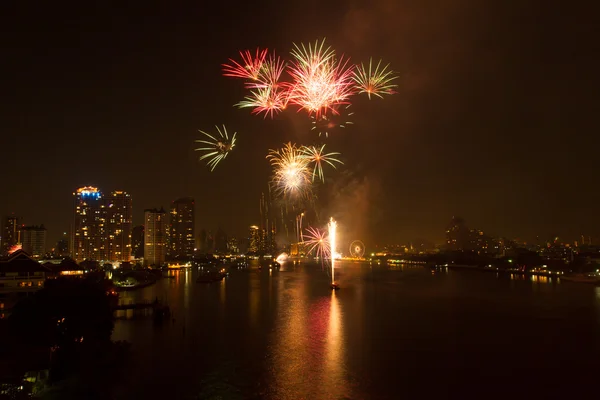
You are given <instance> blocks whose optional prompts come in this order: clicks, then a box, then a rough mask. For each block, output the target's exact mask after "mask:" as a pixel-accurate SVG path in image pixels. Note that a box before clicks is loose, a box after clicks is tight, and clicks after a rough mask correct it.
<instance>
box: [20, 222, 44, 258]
mask: <svg viewBox="0 0 600 400" xmlns="http://www.w3.org/2000/svg"><path fill="white" fill-rule="evenodd" d="M21 236H22V238H23V251H24V252H25V253H27V254H28V255H30V256H31V257H33V258H40V257H43V256H44V255H45V254H46V228H45V227H44V225H43V224H42V225H40V226H26V227H23V229H22V234H21Z"/></svg>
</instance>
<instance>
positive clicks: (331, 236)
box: [327, 217, 337, 284]
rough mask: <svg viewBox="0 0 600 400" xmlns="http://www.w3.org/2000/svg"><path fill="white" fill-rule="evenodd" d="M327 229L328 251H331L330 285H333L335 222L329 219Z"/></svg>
mask: <svg viewBox="0 0 600 400" xmlns="http://www.w3.org/2000/svg"><path fill="white" fill-rule="evenodd" d="M327 226H328V228H329V250H330V251H331V255H332V257H331V283H332V284H334V283H335V259H336V257H335V255H336V254H337V252H336V231H337V222H336V221H335V220H334V219H333V217H331V218H330V219H329V224H328V225H327Z"/></svg>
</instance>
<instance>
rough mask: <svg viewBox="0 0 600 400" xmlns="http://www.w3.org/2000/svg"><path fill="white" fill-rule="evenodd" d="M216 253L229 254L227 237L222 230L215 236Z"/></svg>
mask: <svg viewBox="0 0 600 400" xmlns="http://www.w3.org/2000/svg"><path fill="white" fill-rule="evenodd" d="M215 251H216V252H217V253H221V254H224V253H227V235H226V234H225V232H223V230H222V229H221V228H219V229H217V233H216V234H215Z"/></svg>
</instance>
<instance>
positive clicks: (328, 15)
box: [0, 0, 600, 245]
mask: <svg viewBox="0 0 600 400" xmlns="http://www.w3.org/2000/svg"><path fill="white" fill-rule="evenodd" d="M34 3H36V4H35V5H34ZM60 3H61V2H25V1H3V2H2V5H0V26H1V28H0V30H1V31H2V34H1V35H0V43H1V49H2V59H1V63H0V69H1V70H2V75H1V76H2V78H1V80H0V82H1V89H0V90H1V94H2V95H1V96H0V132H1V133H0V137H1V142H0V149H1V153H0V154H1V156H0V168H1V169H0V170H1V171H2V178H3V184H2V189H1V192H0V214H2V215H6V214H8V213H12V212H14V213H16V214H17V215H20V216H22V217H23V218H24V222H25V223H26V224H40V223H44V224H45V225H46V227H47V228H48V229H49V241H50V245H51V244H52V243H53V242H54V241H55V240H56V239H57V238H58V237H59V235H60V234H61V233H62V232H63V231H67V230H68V229H69V223H70V220H71V214H72V192H73V191H74V189H76V188H77V187H80V186H83V185H96V186H99V187H100V188H101V189H102V190H103V191H104V192H109V191H111V190H117V189H118V190H125V191H127V192H130V193H131V195H132V197H133V202H134V203H133V204H134V224H140V223H142V215H143V209H145V208H151V207H160V206H161V205H163V206H165V207H167V206H168V205H169V204H170V202H171V201H172V200H174V199H176V198H178V197H183V196H193V197H195V198H196V204H197V226H198V228H206V229H212V230H213V231H214V230H215V229H217V228H218V227H221V228H222V229H224V230H225V231H226V232H227V233H229V234H233V235H242V234H245V233H246V230H247V226H248V225H250V224H253V223H257V222H258V216H259V215H258V205H259V198H260V193H261V192H263V191H265V190H266V189H267V182H268V179H269V171H270V168H269V165H268V163H267V161H266V160H265V155H266V153H267V151H268V149H269V148H275V147H277V146H280V145H281V144H283V143H284V142H287V141H289V140H292V141H297V142H300V143H305V144H309V143H311V142H313V141H314V140H316V139H317V138H318V137H316V136H315V133H314V132H310V123H309V120H308V118H307V117H306V114H305V113H304V112H301V113H295V112H294V111H287V112H285V113H283V114H280V115H279V116H277V117H276V118H275V119H274V120H270V119H266V120H265V119H263V118H262V117H261V116H258V117H257V116H253V115H250V111H249V110H248V109H243V110H240V109H237V108H235V107H233V104H235V103H236V102H238V101H239V100H241V99H242V97H243V95H244V93H245V92H244V90H243V88H242V85H241V82H240V81H237V80H233V79H230V78H225V77H223V76H221V71H220V68H221V64H222V63H223V62H226V61H227V59H228V58H229V57H235V56H236V55H237V52H238V50H244V49H255V48H256V47H257V46H261V47H268V48H269V49H271V48H275V49H276V50H277V51H278V53H279V54H281V55H287V54H288V52H289V50H290V49H291V47H292V43H293V42H296V43H298V42H308V41H313V42H314V41H315V40H316V39H321V38H323V37H326V38H327V42H328V43H329V44H330V45H332V46H333V47H335V49H336V50H337V52H338V53H340V54H341V53H344V54H345V55H347V56H350V57H351V59H352V60H353V61H355V62H360V61H368V58H369V57H370V56H373V57H375V58H383V59H384V60H385V61H388V62H390V63H391V65H392V68H393V69H394V70H395V71H397V72H398V74H399V76H400V78H399V79H398V80H397V83H398V85H399V87H398V93H397V94H396V95H394V96H388V97H386V98H385V99H384V100H379V99H374V100H371V101H369V100H368V99H367V98H366V97H355V99H356V100H355V101H353V106H352V107H353V109H354V112H355V119H354V125H353V126H351V127H349V128H347V129H346V130H343V131H338V132H336V133H334V134H332V135H330V138H329V139H328V141H327V143H328V149H329V148H330V149H329V150H331V151H340V152H341V153H342V154H343V160H344V162H345V166H343V167H341V168H340V169H339V170H338V171H334V172H331V171H329V175H328V178H331V179H330V181H329V183H328V184H327V185H325V187H323V188H322V189H321V190H320V192H319V198H320V200H319V202H320V204H321V208H322V213H323V215H334V216H336V217H337V218H338V220H339V221H340V225H344V226H345V228H344V230H345V232H346V234H347V235H348V238H350V237H352V238H354V239H362V240H363V241H365V242H366V243H367V245H373V244H374V243H381V244H383V243H393V242H400V241H401V242H405V241H410V240H415V239H417V238H426V239H431V240H433V241H437V242H439V241H440V240H441V239H442V237H443V231H444V229H445V227H446V225H447V223H448V222H449V221H450V219H451V218H452V216H453V215H460V216H462V217H463V218H465V219H466V221H467V224H468V225H469V226H471V227H478V228H480V229H483V230H484V231H486V232H489V233H491V234H497V235H502V236H508V237H513V238H521V239H525V240H532V239H534V238H535V236H536V235H540V237H544V238H546V237H547V236H549V235H550V234H557V235H561V236H563V237H564V238H565V239H567V240H570V239H575V238H577V237H578V236H579V235H580V234H582V233H583V234H585V235H591V236H592V237H598V236H600V217H599V214H598V204H600V190H599V189H598V185H597V177H598V157H597V140H596V139H595V136H596V134H597V133H598V128H599V124H598V122H597V115H600V113H599V112H600V110H599V109H598V108H599V107H598V104H599V103H598V99H597V94H598V92H599V85H598V83H599V79H598V71H599V66H600V65H599V64H600V63H599V56H598V54H600V53H599V49H598V42H597V36H596V34H594V32H595V29H594V21H593V19H594V15H596V14H595V13H594V12H592V11H591V10H586V9H584V8H582V7H580V6H578V5H577V2H568V3H566V2H560V1H541V0H540V1H519V2H517V1H500V0H498V1H482V0H472V1H467V0H443V1H423V0H407V1H401V0H380V1H365V2H359V1H327V2H324V1H301V2H281V1H278V2H272V3H273V4H270V5H267V2H243V4H239V5H238V2H225V1H222V2H211V3H210V4H209V3H208V2H196V3H197V4H196V5H195V6H194V7H192V8H178V7H173V6H168V5H167V4H169V3H168V2H162V4H163V6H162V7H157V6H155V5H144V6H143V7H139V5H140V4H141V3H140V2H131V3H130V4H132V6H129V7H128V6H124V5H119V6H118V7H114V8H112V7H109V6H108V5H106V4H104V3H105V2H88V1H83V2H69V3H70V4H68V5H60ZM78 3H81V4H78ZM92 3H97V4H99V5H98V6H92V5H91V4H92ZM150 3H152V2H150ZM240 3H242V2H240ZM582 3H583V2H582ZM63 4H65V3H63ZM100 4H102V5H100ZM115 4H116V3H115ZM119 4H122V3H120V2H119ZM134 5H135V6H134ZM215 124H219V125H220V124H226V126H227V127H228V129H229V130H232V131H237V132H238V142H237V147H236V148H235V150H234V151H233V152H232V153H231V154H230V155H229V156H228V158H227V159H226V160H225V161H224V162H222V163H221V164H220V165H219V166H218V167H217V168H216V169H215V171H214V172H213V173H210V172H209V171H208V170H207V168H206V167H205V166H204V164H203V163H200V162H198V160H197V158H198V154H197V153H195V152H194V151H193V150H194V148H195V143H194V140H195V139H199V134H198V133H197V130H198V129H202V130H211V129H214V128H213V127H214V125H215Z"/></svg>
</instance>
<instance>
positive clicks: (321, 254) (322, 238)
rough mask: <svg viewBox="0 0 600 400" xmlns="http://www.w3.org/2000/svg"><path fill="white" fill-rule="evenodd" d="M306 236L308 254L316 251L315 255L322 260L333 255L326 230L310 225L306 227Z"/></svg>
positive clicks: (305, 242) (305, 243)
mask: <svg viewBox="0 0 600 400" xmlns="http://www.w3.org/2000/svg"><path fill="white" fill-rule="evenodd" d="M304 237H305V238H306V240H304V242H303V243H304V245H306V246H307V253H308V254H311V253H313V252H314V254H315V257H317V258H319V259H321V260H324V259H326V258H330V257H331V250H330V246H329V240H328V238H327V232H326V231H324V230H321V229H316V228H312V227H309V228H307V229H306V233H305V235H304Z"/></svg>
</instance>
